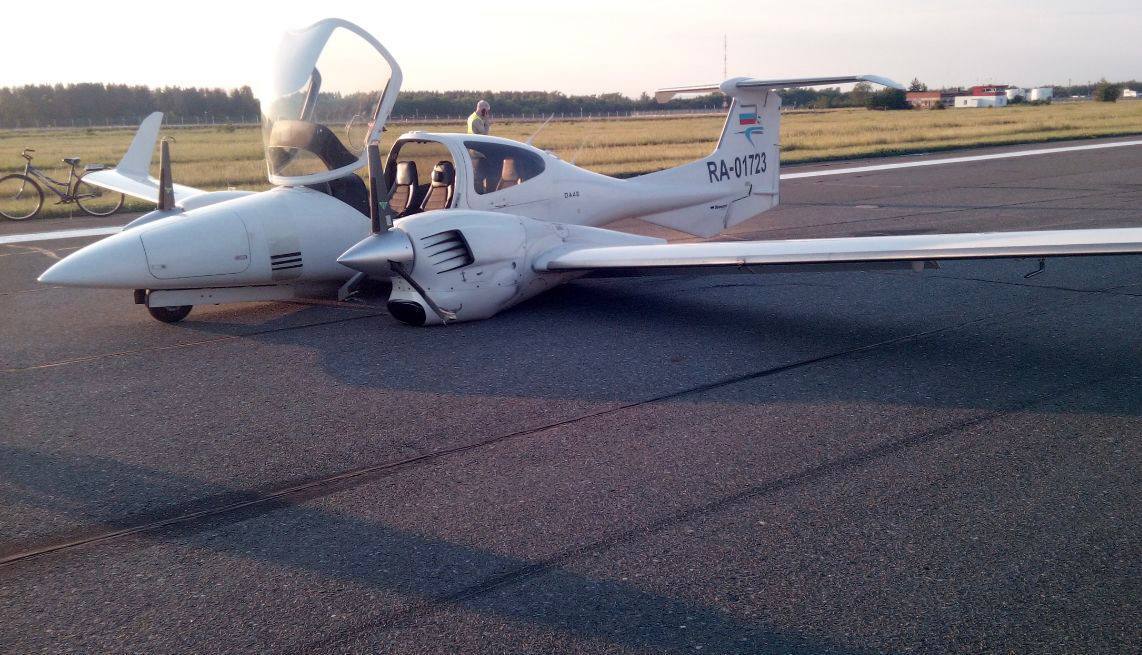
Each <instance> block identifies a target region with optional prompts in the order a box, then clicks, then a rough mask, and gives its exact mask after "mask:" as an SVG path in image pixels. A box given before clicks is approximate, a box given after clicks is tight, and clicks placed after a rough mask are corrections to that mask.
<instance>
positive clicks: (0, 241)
mask: <svg viewBox="0 0 1142 655" xmlns="http://www.w3.org/2000/svg"><path fill="white" fill-rule="evenodd" d="M1139 145H1142V139H1139V140H1133V141H1115V142H1113V143H1089V144H1085V145H1079V146H1063V147H1060V148H1039V149H1036V150H1016V151H1014V152H997V153H992V154H988V155H969V156H965V157H945V158H943V159H925V160H921V161H910V162H898V163H894V164H873V165H871V166H850V167H848V168H837V169H833V170H826V171H806V172H804V173H785V174H783V175H781V179H782V180H802V179H806V178H811V177H828V176H831V175H851V174H853V173H872V172H876V171H891V170H897V169H901V168H918V167H921V166H941V165H945V164H966V163H970V162H976V161H991V160H994V159H1012V158H1016V157H1033V156H1035V155H1054V154H1059V153H1064V152H1081V151H1084V150H1103V149H1106V148H1123V147H1127V146H1139ZM122 229H123V226H114V227H95V228H89V229H77V230H55V231H52V232H29V233H26V234H11V235H8V236H0V245H8V244H12V243H28V242H31V241H56V240H59V239H76V238H80V237H94V236H107V235H109V234H115V233H116V232H119V231H121V230H122Z"/></svg>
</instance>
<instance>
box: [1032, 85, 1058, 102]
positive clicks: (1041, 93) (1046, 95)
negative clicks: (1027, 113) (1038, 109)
mask: <svg viewBox="0 0 1142 655" xmlns="http://www.w3.org/2000/svg"><path fill="white" fill-rule="evenodd" d="M1054 95H1055V89H1054V88H1052V87H1049V86H1040V87H1036V88H1034V89H1031V90H1030V92H1029V93H1028V94H1027V99H1028V100H1029V101H1031V102H1036V101H1045V100H1050V99H1051V97H1052V96H1054Z"/></svg>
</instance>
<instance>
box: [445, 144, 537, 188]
mask: <svg viewBox="0 0 1142 655" xmlns="http://www.w3.org/2000/svg"><path fill="white" fill-rule="evenodd" d="M464 146H465V147H466V148H468V154H469V155H470V156H471V157H472V168H473V171H472V174H473V178H472V179H473V182H474V183H475V186H476V193H479V194H484V193H492V192H494V191H503V190H504V189H510V188H511V187H514V186H516V185H519V184H523V183H524V182H526V181H528V180H530V179H532V178H533V177H536V176H537V175H539V174H540V173H542V172H543V169H544V163H543V157H540V156H539V155H537V154H535V153H534V152H531V151H530V150H525V149H523V148H517V147H515V146H509V145H504V144H501V143H484V142H480V141H465V142H464Z"/></svg>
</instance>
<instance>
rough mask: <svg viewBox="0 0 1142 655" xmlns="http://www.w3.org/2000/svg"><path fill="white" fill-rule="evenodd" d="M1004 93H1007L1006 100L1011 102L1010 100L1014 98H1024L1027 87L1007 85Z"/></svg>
mask: <svg viewBox="0 0 1142 655" xmlns="http://www.w3.org/2000/svg"><path fill="white" fill-rule="evenodd" d="M1004 93H1005V94H1006V95H1007V102H1011V101H1012V100H1014V99H1016V98H1026V97H1027V89H1020V88H1019V87H1017V86H1009V87H1007V89H1005V90H1004Z"/></svg>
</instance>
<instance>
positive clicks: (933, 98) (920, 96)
mask: <svg viewBox="0 0 1142 655" xmlns="http://www.w3.org/2000/svg"><path fill="white" fill-rule="evenodd" d="M961 93H963V92H962V91H960V90H959V89H953V90H949V91H909V92H908V93H907V94H906V95H905V96H904V98H905V100H907V101H908V104H910V105H912V107H913V108H915V109H935V107H936V106H937V105H940V106H943V107H951V106H952V105H953V104H955V102H956V96H957V95H959V94H961Z"/></svg>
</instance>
